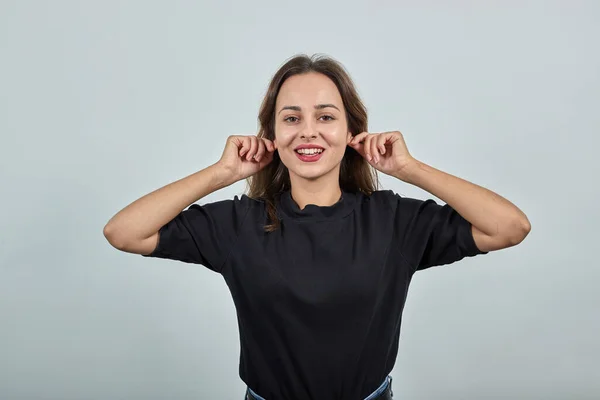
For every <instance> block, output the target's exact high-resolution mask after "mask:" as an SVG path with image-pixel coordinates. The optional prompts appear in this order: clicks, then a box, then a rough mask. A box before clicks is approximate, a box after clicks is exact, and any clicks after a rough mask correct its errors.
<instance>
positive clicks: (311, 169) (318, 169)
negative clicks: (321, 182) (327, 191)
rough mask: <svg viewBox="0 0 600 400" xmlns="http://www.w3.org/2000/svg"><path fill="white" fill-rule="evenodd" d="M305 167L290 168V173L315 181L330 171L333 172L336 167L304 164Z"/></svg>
mask: <svg viewBox="0 0 600 400" xmlns="http://www.w3.org/2000/svg"><path fill="white" fill-rule="evenodd" d="M304 167H305V168H302V167H301V168H294V169H288V170H289V172H290V174H293V175H295V176H297V177H298V178H301V179H306V180H308V181H315V180H317V179H319V178H322V177H324V176H326V175H328V174H329V173H331V172H332V170H333V169H335V168H334V167H331V168H324V167H323V166H322V165H319V166H317V165H314V166H304Z"/></svg>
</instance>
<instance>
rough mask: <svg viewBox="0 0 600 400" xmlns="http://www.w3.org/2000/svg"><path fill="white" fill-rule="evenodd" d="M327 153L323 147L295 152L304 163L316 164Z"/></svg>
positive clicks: (296, 150) (300, 149) (301, 149)
mask: <svg viewBox="0 0 600 400" xmlns="http://www.w3.org/2000/svg"><path fill="white" fill-rule="evenodd" d="M324 152H325V149H323V148H321V147H314V148H298V149H295V150H294V153H295V154H296V156H297V157H298V158H299V159H300V160H301V161H304V162H315V161H318V160H319V159H320V158H321V157H322V156H323V153H324Z"/></svg>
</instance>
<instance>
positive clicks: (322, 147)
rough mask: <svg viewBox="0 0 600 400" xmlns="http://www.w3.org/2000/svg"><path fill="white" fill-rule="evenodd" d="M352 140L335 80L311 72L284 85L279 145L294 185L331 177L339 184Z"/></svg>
mask: <svg viewBox="0 0 600 400" xmlns="http://www.w3.org/2000/svg"><path fill="white" fill-rule="evenodd" d="M351 139H352V135H351V134H350V132H348V124H347V121H346V111H345V109H344V106H343V102H342V97H341V95H340V93H339V91H338V89H337V87H336V86H335V84H334V83H333V81H332V80H331V79H329V78H328V77H327V76H325V75H323V74H319V73H314V72H311V73H308V74H303V75H294V76H292V77H290V78H288V79H287V80H286V81H285V82H284V83H283V85H282V86H281V89H280V91H279V95H278V96H277V101H276V104H275V142H276V145H277V151H278V152H279V157H280V158H281V161H282V162H283V164H284V165H285V166H286V167H287V168H288V170H289V172H290V179H291V180H292V182H294V181H298V179H304V180H315V179H320V178H325V177H328V178H331V179H332V182H335V183H336V184H337V182H338V178H339V169H340V163H341V161H342V158H343V157H344V153H345V151H346V146H347V144H348V142H349V141H350V140H351Z"/></svg>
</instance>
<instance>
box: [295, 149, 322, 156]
mask: <svg viewBox="0 0 600 400" xmlns="http://www.w3.org/2000/svg"><path fill="white" fill-rule="evenodd" d="M322 152H323V149H298V153H300V154H308V155H312V154H318V153H322Z"/></svg>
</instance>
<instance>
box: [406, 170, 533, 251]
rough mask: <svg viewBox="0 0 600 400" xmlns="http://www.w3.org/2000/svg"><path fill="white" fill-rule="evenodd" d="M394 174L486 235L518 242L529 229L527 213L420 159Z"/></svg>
mask: <svg viewBox="0 0 600 400" xmlns="http://www.w3.org/2000/svg"><path fill="white" fill-rule="evenodd" d="M395 176H396V177H397V178H399V179H402V180H403V181H405V182H407V183H410V184H413V185H415V186H418V187H420V188H421V189H423V190H426V191H427V192H429V193H431V194H433V195H434V196H436V197H438V198H439V199H440V200H442V201H444V202H445V203H447V204H448V205H449V206H450V207H452V208H453V209H455V210H456V211H457V212H458V213H459V214H460V215H461V216H463V217H464V218H465V219H466V220H467V221H469V222H470V223H471V224H472V225H473V226H474V227H476V228H477V229H479V230H480V231H481V232H483V233H485V234H486V235H488V236H492V237H497V236H501V237H505V238H510V239H511V240H512V241H519V240H520V239H521V237H522V236H523V235H526V234H527V232H528V231H529V229H530V228H529V226H530V225H529V220H528V219H527V216H526V215H525V214H524V213H523V211H521V210H520V209H519V208H518V207H517V206H515V205H514V204H513V203H511V202H510V201H508V200H507V199H505V198H503V197H502V196H500V195H498V194H497V193H494V192H492V191H491V190H488V189H486V188H483V187H481V186H478V185H476V184H473V183H471V182H468V181H466V180H464V179H461V178H459V177H457V176H454V175H450V174H448V173H446V172H443V171H440V170H438V169H436V168H433V167H431V166H429V165H427V164H425V163H423V162H420V161H417V160H415V162H414V163H412V164H411V165H410V166H409V167H407V169H406V171H404V172H403V173H401V174H396V175H395Z"/></svg>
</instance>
